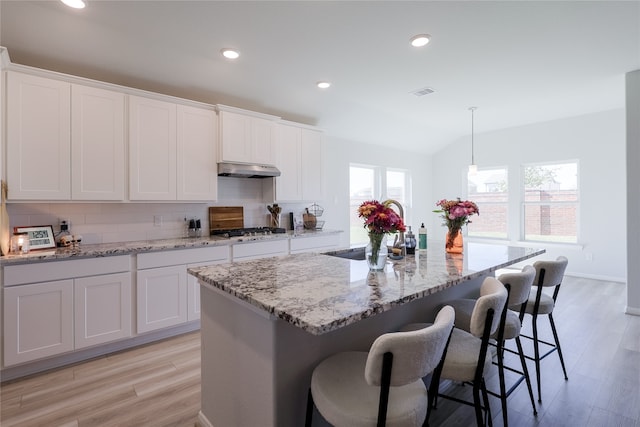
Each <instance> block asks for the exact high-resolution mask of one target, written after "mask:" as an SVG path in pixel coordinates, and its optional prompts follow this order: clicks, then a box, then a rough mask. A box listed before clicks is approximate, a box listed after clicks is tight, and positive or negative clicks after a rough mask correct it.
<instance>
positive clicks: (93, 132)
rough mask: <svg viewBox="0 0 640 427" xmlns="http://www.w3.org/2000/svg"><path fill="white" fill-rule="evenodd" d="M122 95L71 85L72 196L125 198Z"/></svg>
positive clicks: (74, 198)
mask: <svg viewBox="0 0 640 427" xmlns="http://www.w3.org/2000/svg"><path fill="white" fill-rule="evenodd" d="M124 107H125V95H124V94H123V93H118V92H113V91H110V90H104V89H98V88H92V87H88V86H80V85H75V84H74V85H72V87H71V117H72V120H71V166H72V167H71V170H72V172H71V198H72V199H73V200H124V199H125V176H126V174H125V127H124Z"/></svg>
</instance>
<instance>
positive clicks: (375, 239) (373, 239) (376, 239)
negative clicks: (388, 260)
mask: <svg viewBox="0 0 640 427" xmlns="http://www.w3.org/2000/svg"><path fill="white" fill-rule="evenodd" d="M383 238H384V233H369V242H370V243H371V259H369V263H371V264H372V265H376V264H377V263H378V254H379V253H380V246H381V245H382V239H383Z"/></svg>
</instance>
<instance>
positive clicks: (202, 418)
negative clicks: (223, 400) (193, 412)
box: [198, 411, 213, 427]
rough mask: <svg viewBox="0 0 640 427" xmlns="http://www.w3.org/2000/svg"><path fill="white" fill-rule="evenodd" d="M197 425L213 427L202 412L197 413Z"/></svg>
mask: <svg viewBox="0 0 640 427" xmlns="http://www.w3.org/2000/svg"><path fill="white" fill-rule="evenodd" d="M198 424H200V427H213V424H211V422H210V421H209V419H208V418H207V417H206V416H205V415H204V414H203V413H202V411H198Z"/></svg>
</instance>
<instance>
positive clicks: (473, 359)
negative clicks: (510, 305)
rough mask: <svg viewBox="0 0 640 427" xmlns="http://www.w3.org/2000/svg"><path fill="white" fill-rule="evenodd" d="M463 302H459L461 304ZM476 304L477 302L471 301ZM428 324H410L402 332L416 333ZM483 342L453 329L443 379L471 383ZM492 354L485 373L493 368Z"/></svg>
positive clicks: (489, 355) (465, 332)
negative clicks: (415, 331)
mask: <svg viewBox="0 0 640 427" xmlns="http://www.w3.org/2000/svg"><path fill="white" fill-rule="evenodd" d="M459 301H462V300H457V301H456V302H459ZM469 301H472V302H473V303H474V304H475V300H469ZM457 324H458V314H457V313H456V325H457ZM428 325H429V324H428V323H410V324H408V325H405V326H403V327H402V329H401V330H400V331H402V332H406V331H414V330H418V329H422V328H424V327H425V326H428ZM480 344H482V340H480V339H479V338H476V337H474V336H473V335H471V334H470V333H469V332H467V331H464V330H462V329H460V328H458V327H457V326H456V327H455V328H453V332H452V333H451V340H450V341H449V348H448V349H447V357H446V358H445V361H444V365H443V367H442V377H443V378H447V379H449V380H453V381H460V382H464V381H470V380H471V379H472V378H473V377H474V375H475V372H476V367H477V366H478V354H479V353H480ZM491 357H492V355H491V352H487V356H486V357H485V360H484V368H483V372H484V373H486V372H488V370H489V369H490V368H491Z"/></svg>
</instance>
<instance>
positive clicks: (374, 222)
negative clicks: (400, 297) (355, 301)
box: [358, 200, 406, 270]
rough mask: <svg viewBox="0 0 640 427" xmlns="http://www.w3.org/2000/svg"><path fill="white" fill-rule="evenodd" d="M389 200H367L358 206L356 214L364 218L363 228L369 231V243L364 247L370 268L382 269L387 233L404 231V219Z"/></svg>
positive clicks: (384, 261) (385, 254)
mask: <svg viewBox="0 0 640 427" xmlns="http://www.w3.org/2000/svg"><path fill="white" fill-rule="evenodd" d="M390 205H391V201H389V200H388V201H386V202H382V203H381V202H379V201H377V200H368V201H366V202H363V203H362V204H361V205H360V207H358V216H359V217H360V218H363V219H364V228H365V229H367V232H368V233H369V244H368V245H367V249H366V251H365V252H366V258H367V263H368V264H369V269H370V270H382V269H384V265H385V263H386V257H387V246H386V243H385V239H386V236H387V234H393V233H397V232H401V231H405V230H406V227H405V225H404V221H403V220H402V218H401V217H400V215H398V214H397V213H396V211H394V210H393V209H392V208H391V206H390Z"/></svg>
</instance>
